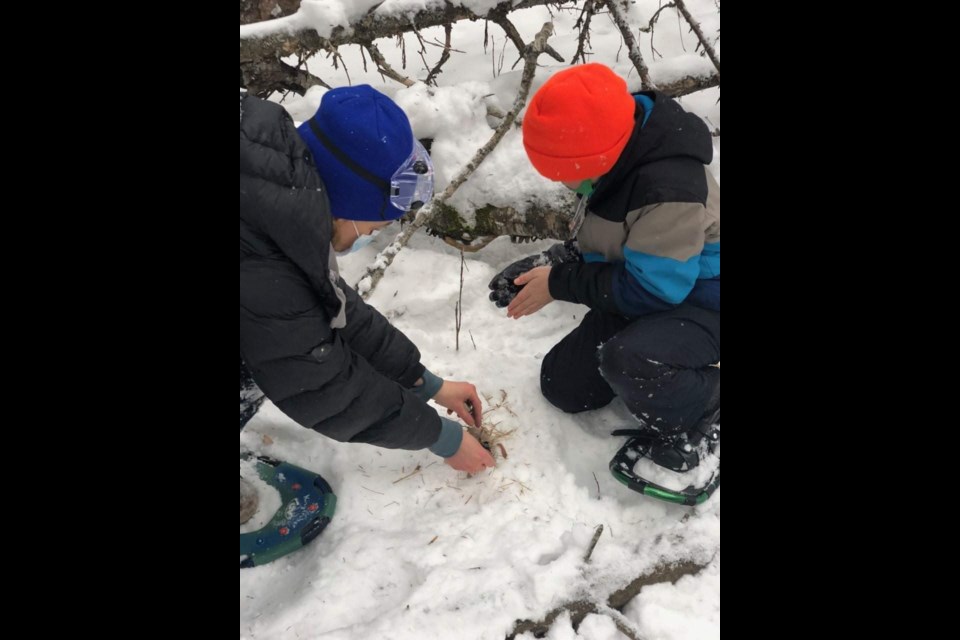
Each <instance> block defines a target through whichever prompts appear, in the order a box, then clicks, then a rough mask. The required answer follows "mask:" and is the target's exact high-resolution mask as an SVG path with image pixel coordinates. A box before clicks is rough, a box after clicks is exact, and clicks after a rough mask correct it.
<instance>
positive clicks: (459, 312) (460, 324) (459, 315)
mask: <svg viewBox="0 0 960 640" xmlns="http://www.w3.org/2000/svg"><path fill="white" fill-rule="evenodd" d="M466 265H467V260H466V258H464V255H463V251H462V250H461V251H460V298H459V299H458V300H457V351H458V352H459V351H460V328H461V327H463V270H464V268H465V267H466Z"/></svg>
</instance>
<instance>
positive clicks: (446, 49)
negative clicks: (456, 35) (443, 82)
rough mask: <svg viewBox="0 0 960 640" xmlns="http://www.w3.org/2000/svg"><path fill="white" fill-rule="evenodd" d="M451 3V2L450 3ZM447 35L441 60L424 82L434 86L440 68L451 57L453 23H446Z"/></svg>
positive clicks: (444, 28)
mask: <svg viewBox="0 0 960 640" xmlns="http://www.w3.org/2000/svg"><path fill="white" fill-rule="evenodd" d="M448 4H449V3H448ZM443 30H444V35H445V38H444V40H445V43H444V45H443V53H442V54H440V60H439V62H437V65H436V66H435V67H434V68H433V69H431V70H430V73H428V74H427V79H426V80H424V83H426V84H430V83H431V82H432V83H433V86H437V76H438V75H440V68H441V67H442V66H443V65H444V63H446V61H447V60H449V59H450V40H451V37H452V36H453V25H452V24H446V25H444V27H443Z"/></svg>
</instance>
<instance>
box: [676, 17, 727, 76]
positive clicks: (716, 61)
mask: <svg viewBox="0 0 960 640" xmlns="http://www.w3.org/2000/svg"><path fill="white" fill-rule="evenodd" d="M674 1H675V2H676V3H677V8H678V9H679V10H680V13H682V14H683V17H684V18H686V19H687V22H688V23H689V24H690V28H691V29H693V32H694V33H695V34H697V37H698V38H699V39H700V44H701V45H702V46H703V50H704V51H706V52H707V56H709V58H710V60H711V61H713V66H715V67H716V68H717V75H718V76H719V75H720V58H719V57H718V56H717V52H716V51H714V49H713V45H711V44H710V42H709V41H708V40H707V37H706V36H705V35H703V29H701V28H700V23H699V22H697V21H696V20H695V19H694V17H693V16H692V15H691V14H690V10H689V9H687V5H686V3H685V2H684V0H674Z"/></svg>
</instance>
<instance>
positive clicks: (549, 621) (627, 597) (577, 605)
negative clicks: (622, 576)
mask: <svg viewBox="0 0 960 640" xmlns="http://www.w3.org/2000/svg"><path fill="white" fill-rule="evenodd" d="M708 566H710V563H709V562H708V563H706V564H700V563H697V562H692V561H685V562H679V563H677V564H671V565H666V566H661V567H658V568H656V569H654V570H653V571H652V572H651V573H648V574H646V575H643V576H640V577H639V578H637V579H636V580H634V581H633V582H631V583H630V584H629V585H627V586H626V587H624V588H623V589H620V590H619V591H617V592H615V593H614V594H613V595H611V596H610V597H609V598H607V602H606V604H605V605H601V604H597V603H596V602H587V601H585V600H578V601H577V602H571V603H569V604H566V605H563V606H562V607H557V608H556V609H554V610H553V611H551V612H550V613H548V614H547V615H546V616H545V617H544V618H543V620H540V621H532V620H524V621H522V622H518V623H517V624H516V626H515V627H514V628H513V631H512V632H511V633H510V635H509V636H508V637H507V640H514V639H515V638H516V637H517V636H519V635H521V634H524V633H533V634H534V635H535V636H537V637H542V636H544V635H546V634H547V632H548V631H550V627H552V626H553V623H554V622H556V620H557V618H559V617H560V616H561V615H562V614H563V613H564V612H569V613H570V620H571V622H572V623H573V625H574V626H575V627H576V626H579V625H580V623H581V622H583V619H584V618H586V617H587V616H588V615H590V614H591V613H599V614H601V615H605V614H606V611H605V609H604V607H609V608H610V609H613V610H615V611H623V608H624V607H626V606H627V604H628V603H629V602H630V601H631V600H633V599H634V598H636V597H637V596H638V595H639V594H640V591H642V590H643V588H644V587H649V586H651V585H655V584H664V583H667V582H669V583H671V584H676V583H677V582H678V581H679V580H680V579H681V578H684V577H686V576H693V575H696V574H698V573H700V572H701V571H703V570H704V569H706V568H707V567H708Z"/></svg>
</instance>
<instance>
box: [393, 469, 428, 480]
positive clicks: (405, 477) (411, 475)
mask: <svg viewBox="0 0 960 640" xmlns="http://www.w3.org/2000/svg"><path fill="white" fill-rule="evenodd" d="M421 471H423V467H421V466H420V465H419V464H418V465H417V468H416V469H414V470H413V471H412V472H411V473H409V474H408V475H405V476H403V477H402V478H400V479H399V480H395V481H394V483H393V484H400V483H401V482H403V481H404V480H409V479H410V478H412V477H413V476H415V475H417V474H418V473H420V472H421Z"/></svg>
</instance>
